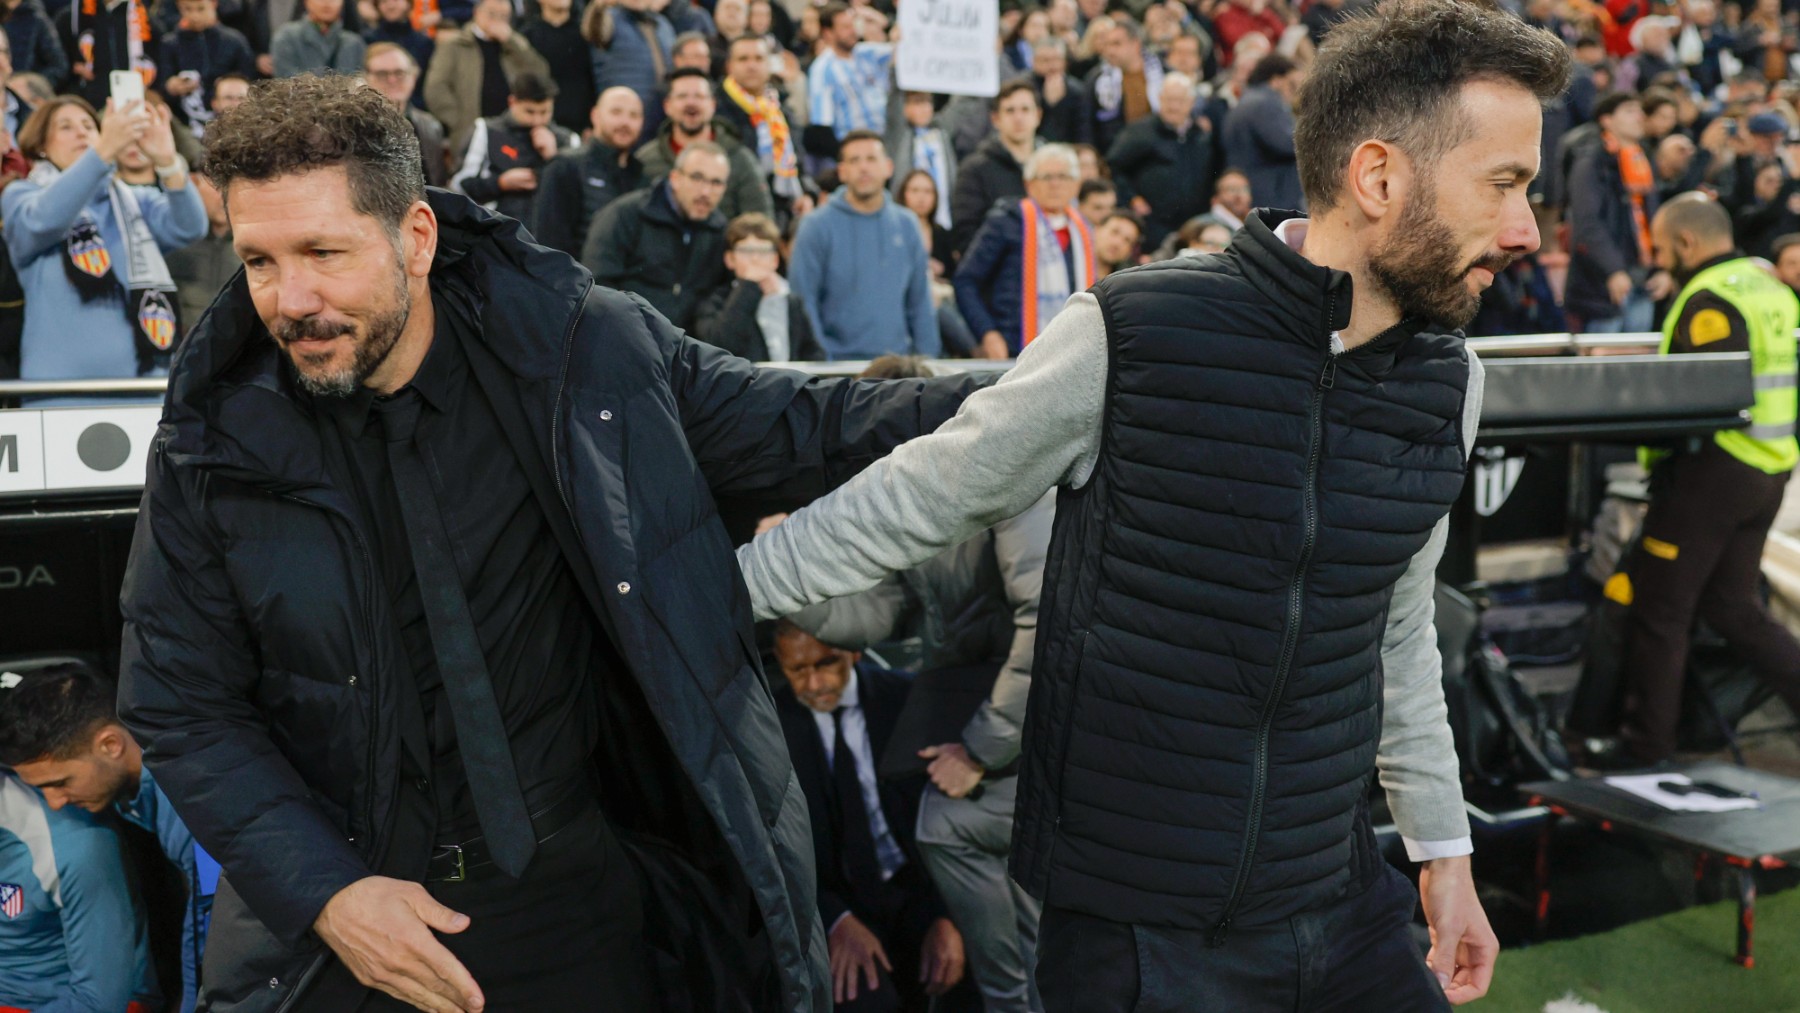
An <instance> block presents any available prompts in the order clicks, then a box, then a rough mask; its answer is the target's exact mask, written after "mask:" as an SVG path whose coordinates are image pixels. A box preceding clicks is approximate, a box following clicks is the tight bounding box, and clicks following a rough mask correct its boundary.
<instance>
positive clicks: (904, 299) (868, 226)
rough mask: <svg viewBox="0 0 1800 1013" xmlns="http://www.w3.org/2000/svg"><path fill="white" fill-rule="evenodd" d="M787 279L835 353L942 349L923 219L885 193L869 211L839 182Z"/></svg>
mask: <svg viewBox="0 0 1800 1013" xmlns="http://www.w3.org/2000/svg"><path fill="white" fill-rule="evenodd" d="M788 281H789V284H790V285H791V286H792V287H793V290H794V293H795V294H796V295H798V296H799V297H800V300H801V301H802V302H804V303H805V304H806V314H807V316H808V317H809V318H810V320H811V323H812V326H813V333H814V334H816V335H818V338H819V344H820V345H822V346H824V348H825V354H826V355H827V356H829V357H830V358H831V359H833V360H838V359H873V358H875V357H877V356H881V355H887V354H890V353H892V354H899V355H924V356H936V355H937V354H939V351H940V349H941V347H942V346H941V344H940V342H939V340H938V327H937V313H936V311H935V310H934V309H933V307H932V304H931V270H930V267H929V265H928V263H927V261H926V256H925V241H924V239H923V238H922V237H921V234H920V232H919V222H918V218H917V217H916V216H914V215H913V213H912V212H911V211H908V210H906V209H905V208H903V207H900V206H899V205H897V204H895V203H894V202H893V201H892V200H890V199H888V198H887V196H886V195H885V194H884V195H883V197H882V204H881V209H880V210H878V211H875V212H873V213H871V214H864V213H863V212H861V211H857V210H856V209H855V208H852V207H851V206H850V197H849V194H848V193H847V192H846V191H844V190H842V189H840V190H838V191H837V193H835V194H833V195H832V197H831V200H829V201H827V202H826V204H825V206H824V207H822V208H820V209H819V210H818V211H815V212H814V213H812V214H810V215H807V216H806V217H805V218H804V219H802V220H801V224H800V232H799V235H797V236H795V238H794V249H793V253H792V263H791V264H790V265H789V270H788Z"/></svg>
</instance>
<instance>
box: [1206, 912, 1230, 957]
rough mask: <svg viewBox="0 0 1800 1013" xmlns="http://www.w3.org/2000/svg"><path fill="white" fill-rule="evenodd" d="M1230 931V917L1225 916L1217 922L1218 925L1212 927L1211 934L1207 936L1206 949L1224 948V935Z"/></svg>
mask: <svg viewBox="0 0 1800 1013" xmlns="http://www.w3.org/2000/svg"><path fill="white" fill-rule="evenodd" d="M1230 929H1231V916H1230V915H1226V916H1225V917H1224V918H1222V919H1220V920H1219V924H1217V925H1214V926H1213V930H1212V932H1211V933H1210V934H1209V935H1207V937H1206V948H1207V949H1209V950H1216V949H1218V948H1219V947H1221V946H1224V945H1225V933H1226V932H1227V931H1229V930H1230Z"/></svg>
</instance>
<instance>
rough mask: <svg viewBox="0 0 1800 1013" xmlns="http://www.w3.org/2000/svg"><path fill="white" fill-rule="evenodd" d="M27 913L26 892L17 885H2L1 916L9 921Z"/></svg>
mask: <svg viewBox="0 0 1800 1013" xmlns="http://www.w3.org/2000/svg"><path fill="white" fill-rule="evenodd" d="M24 913H25V890H24V888H23V887H21V886H19V884H17V883H0V915H5V916H6V918H7V920H8V921H11V920H12V919H14V918H17V917H19V916H20V915H22V914H24Z"/></svg>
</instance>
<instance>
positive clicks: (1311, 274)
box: [1231, 208, 1447, 379]
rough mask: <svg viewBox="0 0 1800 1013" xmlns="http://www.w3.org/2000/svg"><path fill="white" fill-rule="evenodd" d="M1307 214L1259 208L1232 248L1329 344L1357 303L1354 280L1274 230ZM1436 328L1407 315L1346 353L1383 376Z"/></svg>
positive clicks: (1304, 327)
mask: <svg viewBox="0 0 1800 1013" xmlns="http://www.w3.org/2000/svg"><path fill="white" fill-rule="evenodd" d="M1303 217H1305V216H1304V215H1303V214H1302V213H1300V212H1298V211H1275V210H1269V209H1267V208H1258V209H1256V210H1254V211H1252V212H1250V215H1249V217H1248V218H1246V219H1245V220H1244V227H1243V228H1242V229H1240V230H1238V234H1237V236H1236V237H1235V238H1234V239H1233V240H1232V244H1231V252H1233V253H1234V254H1236V255H1237V256H1238V258H1239V262H1240V263H1241V264H1242V265H1243V271H1244V275H1245V277H1246V278H1248V279H1249V280H1250V281H1251V282H1252V283H1253V284H1255V285H1256V286H1257V287H1259V288H1261V289H1263V291H1264V292H1266V293H1267V294H1268V295H1269V297H1270V301H1271V302H1272V303H1273V304H1274V306H1275V307H1276V310H1277V312H1280V313H1282V314H1283V315H1285V316H1287V317H1288V318H1289V319H1290V320H1291V321H1292V322H1293V323H1294V325H1295V326H1296V328H1299V329H1300V330H1301V331H1302V332H1303V333H1305V334H1306V336H1307V337H1308V338H1309V339H1312V340H1317V341H1319V342H1321V343H1323V344H1325V345H1326V346H1327V347H1329V343H1330V340H1331V339H1330V336H1331V334H1332V332H1334V331H1341V330H1343V329H1344V328H1346V327H1348V326H1350V310H1351V308H1352V306H1353V305H1354V303H1355V299H1354V298H1353V296H1354V289H1353V280H1352V279H1351V277H1350V275H1349V273H1348V272H1345V271H1340V270H1338V269H1336V268H1331V267H1323V266H1321V265H1319V264H1315V263H1313V262H1312V261H1310V260H1307V259H1306V258H1305V257H1303V256H1301V255H1300V251H1298V250H1295V249H1294V248H1292V247H1290V246H1289V245H1288V244H1287V243H1285V242H1282V240H1281V237H1280V236H1278V235H1276V234H1275V229H1276V228H1278V227H1279V226H1280V225H1281V223H1283V222H1285V221H1288V220H1290V219H1294V218H1303ZM1433 329H1435V328H1434V327H1433V326H1432V325H1431V324H1430V323H1429V322H1428V321H1425V320H1420V319H1416V318H1410V317H1409V318H1407V319H1403V320H1401V321H1400V322H1399V323H1396V324H1394V325H1393V326H1392V327H1389V328H1388V329H1387V330H1385V331H1382V332H1381V333H1380V334H1377V335H1375V336H1374V337H1373V338H1370V339H1369V340H1368V341H1366V342H1364V343H1362V344H1361V345H1358V346H1357V347H1355V348H1353V349H1351V350H1350V351H1348V352H1346V353H1345V354H1344V356H1343V358H1344V359H1345V360H1346V361H1348V362H1352V363H1354V364H1355V365H1356V366H1357V367H1358V368H1360V369H1361V370H1362V371H1364V372H1366V373H1368V374H1370V375H1371V376H1373V377H1374V378H1376V379H1379V378H1380V377H1381V376H1383V375H1385V374H1386V373H1387V372H1388V370H1390V369H1392V368H1393V364H1394V357H1395V355H1396V354H1397V353H1398V352H1399V350H1400V348H1401V346H1403V345H1404V344H1406V342H1407V341H1409V340H1411V339H1412V338H1414V337H1416V336H1417V335H1419V334H1421V333H1424V332H1426V331H1428V330H1433ZM1446 330H1447V329H1446Z"/></svg>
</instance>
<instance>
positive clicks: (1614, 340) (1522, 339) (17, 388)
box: [0, 334, 1662, 399]
mask: <svg viewBox="0 0 1800 1013" xmlns="http://www.w3.org/2000/svg"><path fill="white" fill-rule="evenodd" d="M1661 342H1662V336H1661V335H1659V334H1516V335H1509V336H1507V337H1499V338H1471V339H1469V346H1470V347H1471V348H1474V349H1475V351H1476V353H1477V354H1479V355H1482V356H1519V355H1539V356H1554V355H1625V354H1632V353H1643V352H1654V351H1655V350H1656V348H1657V347H1658V346H1659V345H1660V344H1661ZM928 364H929V365H930V367H931V369H932V371H933V372H937V373H949V372H990V371H994V370H1005V369H1010V368H1012V360H1010V359H932V360H929V362H928ZM761 365H765V366H774V367H779V368H781V369H796V370H800V371H801V372H806V373H811V374H813V375H815V376H855V375H856V374H858V373H861V372H862V371H863V370H864V369H867V368H868V366H869V362H868V360H865V359H846V360H840V361H837V362H765V363H761ZM167 386H168V385H167V382H166V381H165V380H163V379H162V378H161V377H144V378H136V377H133V378H130V379H110V380H0V399H4V398H20V397H88V396H112V395H132V394H138V395H157V396H160V395H161V394H162V393H163V391H164V390H165V389H167Z"/></svg>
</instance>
